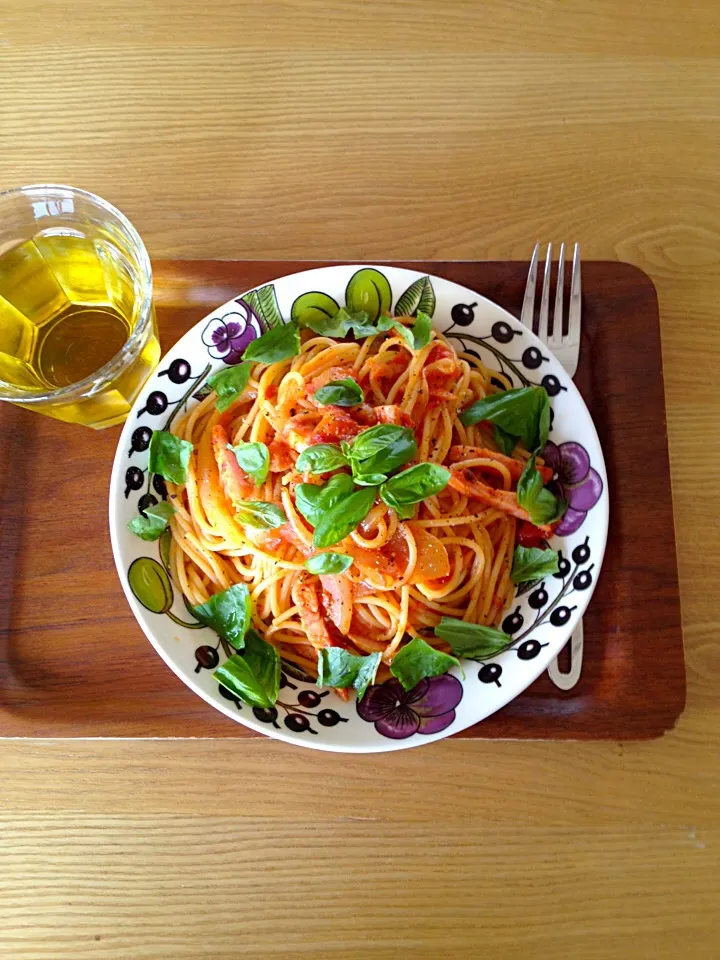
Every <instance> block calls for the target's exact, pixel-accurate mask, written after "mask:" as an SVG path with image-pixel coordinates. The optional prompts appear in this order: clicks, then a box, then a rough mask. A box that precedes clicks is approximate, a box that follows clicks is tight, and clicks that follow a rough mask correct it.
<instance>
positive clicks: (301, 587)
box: [168, 318, 529, 675]
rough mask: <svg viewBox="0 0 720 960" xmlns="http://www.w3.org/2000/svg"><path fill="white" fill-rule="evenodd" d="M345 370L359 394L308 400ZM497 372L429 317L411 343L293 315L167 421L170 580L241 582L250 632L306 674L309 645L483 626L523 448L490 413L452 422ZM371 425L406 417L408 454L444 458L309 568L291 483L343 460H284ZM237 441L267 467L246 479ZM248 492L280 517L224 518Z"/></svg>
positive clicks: (307, 543) (310, 664)
mask: <svg viewBox="0 0 720 960" xmlns="http://www.w3.org/2000/svg"><path fill="white" fill-rule="evenodd" d="M403 322H405V323H406V324H409V323H412V320H410V319H409V318H404V319H403ZM491 378H492V379H491ZM348 379H352V380H353V381H355V383H356V384H357V385H359V387H360V389H361V390H362V396H363V399H362V401H361V402H359V403H356V404H354V405H348V406H346V407H340V406H332V405H330V406H327V405H326V406H323V405H321V404H320V403H319V402H318V400H317V398H316V396H315V394H316V392H317V391H318V390H320V389H321V388H322V387H324V386H327V385H328V384H329V383H333V384H336V383H337V382H339V381H343V380H348ZM498 382H499V383H501V384H502V385H503V386H504V387H511V386H512V384H510V383H509V382H507V381H506V378H505V377H504V376H503V375H502V374H499V373H497V372H496V371H494V370H493V371H491V370H490V369H488V368H486V367H485V366H484V365H483V363H482V362H481V361H480V360H479V359H478V358H477V357H476V356H474V355H472V354H468V353H462V352H457V351H456V350H455V349H454V348H453V346H452V345H451V344H450V343H449V342H448V340H446V339H445V338H444V337H443V336H442V335H440V334H438V333H436V332H434V333H433V334H432V337H431V338H430V341H429V342H428V343H427V344H426V345H425V346H423V347H422V348H420V349H413V348H412V347H411V346H410V345H409V344H408V342H407V341H406V340H405V339H404V338H403V337H402V336H400V335H399V333H398V331H397V330H394V329H393V330H390V331H389V332H387V333H378V334H376V335H371V336H368V337H366V338H365V339H364V340H359V341H352V340H338V339H334V338H332V337H327V336H318V335H316V334H315V333H313V332H312V331H310V330H304V331H303V332H302V343H301V347H300V352H299V354H298V355H297V356H294V357H290V358H289V359H286V360H280V361H278V362H274V363H267V364H265V363H256V364H254V365H253V368H252V371H251V374H250V379H249V382H248V384H247V386H246V387H245V389H244V390H243V392H242V394H241V395H240V396H239V397H238V398H237V399H236V401H235V402H234V403H233V404H232V405H231V406H230V407H229V409H227V410H226V411H225V412H223V413H220V412H218V410H217V409H216V406H215V400H216V397H215V394H214V393H211V394H210V395H208V396H207V397H205V398H204V399H203V400H201V401H200V402H199V403H198V404H197V405H196V406H195V407H194V408H193V409H192V410H190V411H189V412H188V413H187V414H186V415H185V416H184V417H182V418H180V419H178V420H177V422H176V423H175V425H174V427H173V432H174V433H175V434H176V435H177V436H178V437H179V438H181V439H183V440H186V441H189V442H191V443H192V444H193V453H192V457H191V460H190V465H189V469H188V477H187V482H186V483H185V484H184V485H180V486H177V485H174V484H172V483H169V484H168V490H169V495H170V498H171V501H172V503H173V506H174V508H175V514H174V516H173V518H172V521H171V531H172V543H171V549H170V565H171V572H172V575H173V578H174V580H175V581H176V583H177V585H178V586H179V588H180V589H181V590H182V592H183V594H184V595H185V597H186V598H187V600H188V601H189V602H190V603H191V604H200V603H205V602H206V601H207V600H208V598H209V597H210V596H212V595H213V594H215V593H218V592H220V591H222V590H225V589H227V588H228V587H229V586H231V585H232V584H234V583H245V584H246V585H247V586H248V588H249V590H250V594H251V597H252V601H253V614H252V616H253V626H254V628H255V629H256V631H257V632H258V633H259V634H260V635H261V636H263V637H264V638H265V639H266V640H267V641H268V642H269V643H271V644H273V645H274V646H275V647H276V648H277V649H278V650H279V652H280V654H281V656H282V657H283V658H285V659H286V660H289V661H291V662H294V663H295V664H297V665H299V666H300V667H302V669H303V670H305V671H306V672H308V673H310V674H312V675H317V651H318V650H319V649H320V648H322V647H327V646H341V647H344V648H345V649H346V650H349V651H351V652H354V653H357V654H367V653H372V652H376V651H378V652H380V653H381V655H382V663H383V664H384V665H385V666H386V667H387V665H389V664H390V663H391V662H392V659H393V656H394V655H395V653H396V652H397V650H398V648H399V647H400V646H401V645H402V644H403V641H404V639H405V638H413V637H416V636H422V637H423V638H425V639H426V640H428V642H430V643H431V644H432V645H434V646H435V647H437V648H439V649H445V650H446V649H448V648H447V645H446V644H444V642H443V641H442V640H440V639H438V638H437V637H434V636H433V635H432V632H433V628H434V627H435V626H436V625H437V624H438V623H439V621H440V619H441V617H443V616H448V617H455V618H459V619H462V620H464V621H466V622H469V623H473V624H481V625H488V626H494V625H497V624H498V623H499V622H500V621H501V619H502V614H503V610H504V608H505V607H506V606H507V604H508V602H509V600H510V599H511V597H512V595H513V591H514V586H513V583H512V582H511V578H510V573H511V566H512V559H513V550H514V546H515V540H516V525H517V523H518V521H519V520H520V519H522V518H523V511H522V510H521V509H520V508H519V507H518V505H517V497H516V495H515V493H514V488H515V487H516V485H517V481H518V477H519V476H520V474H521V472H522V469H523V467H524V466H525V463H526V461H527V458H528V456H529V454H528V453H527V451H524V450H522V448H521V447H520V446H518V447H517V448H516V450H515V451H514V453H513V456H512V457H508V456H505V455H503V454H501V453H500V452H499V451H498V448H497V446H496V444H495V442H494V434H493V429H492V426H491V425H490V424H488V423H487V422H480V423H476V424H473V425H470V426H466V425H463V424H462V423H461V422H460V420H459V417H458V413H459V411H460V410H462V409H463V408H465V407H466V406H467V405H468V404H471V403H473V402H474V401H477V400H479V399H482V398H483V397H486V396H487V395H489V394H493V393H497V392H498V390H499V387H498V386H497V384H498ZM377 424H394V425H398V426H402V427H407V428H411V429H412V431H413V432H414V436H415V440H416V444H417V453H416V455H415V457H414V459H413V460H412V461H411V462H412V463H431V464H440V465H444V466H445V467H447V468H448V469H449V471H450V482H449V483H448V484H447V486H445V488H444V489H442V490H441V491H440V492H439V493H435V494H433V495H431V496H429V497H427V499H425V500H422V501H421V502H419V503H417V504H415V505H414V506H413V507H411V508H410V510H406V511H401V510H399V509H395V508H393V507H390V506H387V505H386V503H385V502H383V501H382V500H381V499H380V498H379V497H377V498H376V501H375V503H374V505H372V506H371V508H370V510H369V512H368V513H367V515H366V516H365V517H364V519H363V520H362V521H361V522H360V523H359V524H358V525H357V526H356V528H355V529H353V530H352V531H351V532H350V533H349V534H348V535H347V536H345V537H344V538H343V539H342V540H341V542H340V543H338V544H337V545H335V546H334V547H332V549H333V550H334V551H336V552H339V553H341V554H342V555H344V556H347V557H351V558H352V565H351V566H350V567H349V568H348V569H347V571H346V572H343V573H340V574H330V575H313V574H311V573H309V572H308V570H307V569H306V568H305V565H304V564H305V561H306V559H307V558H308V557H310V556H312V555H315V554H316V553H318V550H317V549H316V548H315V547H313V528H312V526H311V525H310V524H309V522H308V521H307V519H306V517H305V516H304V515H303V513H302V511H301V510H300V509H298V502H297V499H296V488H297V486H298V484H301V483H303V484H320V483H323V482H326V481H327V480H328V479H329V478H330V477H331V476H333V475H335V474H340V473H349V471H348V468H346V467H342V466H340V467H339V468H338V469H337V470H335V471H328V472H327V473H325V474H323V475H322V476H319V475H311V474H309V473H305V472H302V470H298V468H297V465H296V462H297V459H298V456H299V454H300V453H301V452H302V451H303V450H305V449H306V448H307V447H309V446H313V445H316V444H319V443H323V444H328V443H330V444H341V443H342V442H345V443H347V442H351V441H353V440H354V439H355V438H356V437H357V436H358V435H359V434H361V433H362V432H363V431H366V430H368V429H369V428H370V427H372V426H374V425H377ZM243 442H245V443H257V444H264V445H265V447H266V448H267V451H268V454H269V470H268V472H267V476H266V478H265V479H264V480H263V481H262V483H260V484H259V485H257V484H256V483H255V481H254V480H253V478H252V477H251V476H249V475H248V474H246V473H245V472H244V471H243V470H242V469H241V468H240V466H239V465H238V462H237V459H236V457H235V454H234V452H233V449H232V448H233V447H237V445H239V444H242V443H243ZM359 489H367V488H359ZM370 497H372V494H370ZM248 500H249V501H254V502H257V501H263V502H264V504H270V505H274V506H275V507H276V508H277V509H278V510H281V511H282V512H283V513H284V519H285V522H283V523H281V524H279V525H275V526H273V527H270V528H262V527H257V526H249V525H247V524H243V523H241V522H238V519H237V518H236V513H237V511H238V505H239V503H240V502H241V501H248ZM371 502H372V501H371ZM409 514H411V515H409Z"/></svg>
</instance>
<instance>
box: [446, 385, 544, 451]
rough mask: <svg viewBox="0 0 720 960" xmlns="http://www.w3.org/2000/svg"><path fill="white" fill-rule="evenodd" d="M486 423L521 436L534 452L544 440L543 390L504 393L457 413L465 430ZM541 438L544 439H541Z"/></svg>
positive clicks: (525, 389) (529, 388)
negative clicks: (472, 425)
mask: <svg viewBox="0 0 720 960" xmlns="http://www.w3.org/2000/svg"><path fill="white" fill-rule="evenodd" d="M481 420H487V421H489V422H490V423H493V424H496V425H497V426H499V427H501V428H502V429H503V430H505V431H506V432H507V433H509V434H512V435H513V436H516V437H520V438H521V439H522V441H523V443H524V444H525V446H526V447H527V449H528V450H537V449H538V447H540V446H542V445H543V444H544V443H545V441H546V440H547V431H548V430H549V427H550V400H549V398H548V394H547V391H546V390H545V388H544V387H519V388H518V389H516V390H503V391H502V392H501V393H494V394H492V395H491V396H489V397H484V398H483V399H482V400H476V401H475V403H473V404H472V405H471V406H469V407H467V409H465V410H463V411H462V413H461V414H460V422H461V423H463V424H464V425H465V426H466V427H468V426H470V425H471V424H473V423H479V422H480V421H481ZM543 438H544V439H543Z"/></svg>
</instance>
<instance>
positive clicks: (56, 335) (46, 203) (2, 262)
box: [0, 184, 160, 430]
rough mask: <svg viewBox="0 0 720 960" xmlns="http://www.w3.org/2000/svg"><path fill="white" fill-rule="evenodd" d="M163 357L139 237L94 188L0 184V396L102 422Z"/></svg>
mask: <svg viewBox="0 0 720 960" xmlns="http://www.w3.org/2000/svg"><path fill="white" fill-rule="evenodd" d="M159 359H160V342H159V340H158V336H157V325H156V322H155V313H154V310H153V305H152V273H151V269H150V260H149V258H148V255H147V251H146V250H145V246H144V244H143V242H142V240H141V239H140V237H139V235H138V233H137V231H136V230H135V228H134V227H133V225H132V224H131V223H130V221H129V220H128V219H127V218H126V217H125V216H123V214H122V213H120V211H119V210H116V209H115V207H113V206H112V205H111V204H109V203H107V202H106V201H105V200H102V199H101V198H100V197H96V196H94V195H93V194H92V193H87V192H86V191H85V190H78V189H75V188H73V187H65V186H58V185H54V184H39V185H36V186H29V187H19V188H17V189H13V190H8V191H6V192H4V193H0V400H6V401H9V402H11V403H16V404H18V405H19V406H22V407H27V408H28V409H29V410H36V411H37V412H38V413H43V414H45V415H46V416H49V417H55V418H56V419H57V420H65V421H69V422H71V423H81V424H84V425H85V426H88V427H93V428H94V429H96V430H97V429H102V428H103V427H109V426H112V425H113V424H116V423H121V422H122V421H123V420H125V418H126V417H127V415H128V413H129V412H130V408H131V406H132V404H133V401H134V400H135V398H136V397H137V395H138V393H139V391H140V389H141V387H142V386H143V384H144V383H145V381H146V380H147V378H148V376H149V375H150V374H151V373H152V371H153V370H154V369H155V367H156V366H157V364H158V361H159Z"/></svg>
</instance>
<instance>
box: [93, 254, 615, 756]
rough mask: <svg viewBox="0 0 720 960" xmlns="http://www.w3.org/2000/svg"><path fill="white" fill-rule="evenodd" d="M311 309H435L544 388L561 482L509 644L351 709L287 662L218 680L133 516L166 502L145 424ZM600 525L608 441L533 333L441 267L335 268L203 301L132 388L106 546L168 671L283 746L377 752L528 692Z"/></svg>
mask: <svg viewBox="0 0 720 960" xmlns="http://www.w3.org/2000/svg"><path fill="white" fill-rule="evenodd" d="M309 305H310V306H313V307H314V308H315V309H317V310H319V311H323V312H325V313H332V312H334V311H336V310H337V309H338V308H339V307H341V306H347V307H348V308H349V309H350V310H360V309H362V310H366V311H367V312H368V313H369V314H370V315H371V316H372V317H377V316H379V315H380V314H381V313H383V312H387V311H391V310H392V311H393V312H395V313H396V314H413V313H415V312H416V311H417V310H418V309H421V310H423V311H425V313H428V314H430V315H431V316H432V317H433V321H434V324H435V327H436V329H437V330H440V331H442V332H443V333H444V334H446V335H447V336H448V337H450V338H451V339H452V340H453V341H454V342H455V343H456V344H457V345H458V347H459V348H461V349H465V350H469V351H473V352H475V353H477V354H478V355H479V356H480V357H482V360H483V362H484V363H485V364H486V365H488V366H490V367H492V368H494V369H496V370H501V371H503V372H504V373H506V374H507V375H508V376H509V377H510V378H511V380H512V382H513V384H514V385H515V386H523V385H528V384H542V385H543V386H544V387H545V388H546V390H547V392H548V393H549V394H550V397H551V404H552V410H553V418H552V429H551V434H550V438H551V439H550V442H549V443H548V445H547V447H546V449H545V452H544V456H545V459H546V461H547V462H548V463H549V464H550V465H551V466H552V467H553V469H554V471H555V477H554V480H553V484H554V486H555V488H556V492H558V493H560V494H561V495H562V496H564V497H565V499H567V501H568V503H569V504H570V508H569V510H568V512H567V514H566V516H565V519H564V520H563V523H562V525H561V527H560V528H559V530H558V535H557V536H556V537H554V538H553V543H552V546H553V547H554V548H555V549H557V550H559V551H560V553H561V559H560V569H559V571H558V572H557V573H556V574H554V575H552V576H549V577H547V578H546V579H545V581H543V582H540V583H536V584H534V585H533V586H532V587H530V588H523V586H521V587H520V588H519V589H518V592H517V595H516V597H515V598H514V600H513V603H512V604H511V605H510V607H509V608H508V610H507V611H506V613H505V617H504V620H503V623H502V628H503V630H504V631H505V632H506V633H507V634H508V635H509V636H510V638H511V643H509V645H508V647H507V649H506V650H504V651H503V652H502V653H500V654H498V655H496V656H494V657H492V658H490V659H488V661H487V662H485V663H475V662H473V661H463V663H462V667H463V669H462V670H453V672H452V673H451V674H447V675H445V676H441V677H434V678H432V679H429V680H423V681H422V682H421V683H420V684H418V686H417V687H415V688H414V689H413V690H411V691H409V692H406V691H405V690H403V688H402V687H401V686H400V684H399V683H398V681H397V680H394V679H392V680H389V681H387V682H385V683H382V684H376V685H375V686H373V687H371V688H370V689H369V690H368V692H367V693H366V695H365V698H364V699H363V701H362V702H361V703H359V704H358V703H356V702H355V700H354V699H352V700H351V701H350V702H348V703H345V702H342V701H341V700H340V699H339V698H337V697H336V696H335V695H334V694H333V693H331V692H330V691H327V690H319V689H318V688H317V687H316V686H315V684H314V683H313V682H312V680H311V679H310V678H308V677H306V676H304V675H303V674H302V673H301V672H298V669H297V667H294V666H293V665H291V664H286V665H285V668H284V671H283V675H282V681H281V690H280V696H279V699H278V702H277V705H276V706H275V707H273V708H272V709H269V710H260V709H253V708H251V707H248V706H247V705H246V704H244V703H242V702H241V701H239V700H236V699H235V698H234V697H232V695H231V694H230V693H229V692H228V691H226V690H224V689H223V688H222V687H219V686H218V684H217V682H216V681H214V680H213V671H214V669H215V667H216V666H217V664H218V662H219V660H220V658H221V657H223V656H224V655H225V654H226V651H224V649H223V646H222V644H221V643H220V642H219V641H218V637H217V635H216V634H214V633H213V632H212V631H211V630H209V629H208V628H206V627H203V626H202V624H199V623H197V622H196V621H195V620H194V618H193V616H192V614H191V613H190V611H189V610H188V609H187V608H186V606H185V605H184V603H183V598H182V596H181V595H180V593H179V591H178V589H177V587H176V586H175V585H174V584H173V583H172V582H171V580H170V577H169V575H168V569H167V548H168V543H167V539H166V538H162V539H161V540H159V541H158V542H157V543H146V542H144V541H142V540H139V539H138V538H137V537H135V536H134V535H133V534H131V533H130V532H129V531H128V529H127V524H128V522H129V521H130V520H131V519H132V517H133V516H135V515H136V514H137V511H138V510H142V509H144V508H145V507H147V506H148V505H149V504H152V503H156V502H157V501H158V500H160V499H162V498H164V497H165V496H166V491H165V486H164V482H163V480H162V478H161V477H159V476H150V475H149V474H148V470H147V456H148V455H147V450H148V445H149V443H150V436H151V434H152V431H153V429H168V428H169V427H170V426H171V424H172V422H173V419H174V417H175V416H177V414H178V413H179V411H181V410H185V409H187V408H188V407H190V406H192V405H193V404H194V403H197V402H198V398H201V397H202V396H204V395H205V392H206V391H207V389H208V388H207V386H206V382H207V377H208V375H209V374H210V373H211V372H213V371H215V370H219V369H222V368H223V367H224V366H225V365H227V364H233V363H237V362H238V361H239V360H240V358H241V356H242V352H243V350H244V349H245V347H246V346H247V344H248V343H249V342H250V341H251V340H253V339H254V338H255V337H257V336H259V335H260V334H261V333H262V332H263V331H264V330H265V329H269V328H271V327H274V326H276V325H277V324H279V323H283V322H284V321H287V320H288V319H290V318H291V317H292V316H293V314H294V312H297V311H298V309H300V308H302V309H307V307H308V306H309ZM607 529H608V495H607V476H606V472H605V463H604V461H603V455H602V451H601V449H600V444H599V442H598V438H597V434H596V432H595V428H594V426H593V423H592V420H591V419H590V415H589V413H588V411H587V408H586V407H585V404H584V403H583V401H582V399H581V397H580V394H579V393H578V391H577V390H576V388H575V386H574V385H573V383H572V381H571V380H570V379H569V378H568V376H567V375H566V374H565V372H564V370H563V368H562V367H561V365H560V364H559V363H558V361H557V360H556V359H555V358H554V357H553V356H552V355H551V353H550V351H549V350H548V349H547V347H546V346H544V344H542V343H541V342H540V341H539V340H538V339H537V337H535V336H534V335H533V334H532V333H531V332H529V331H528V330H526V329H525V328H524V327H523V326H522V325H521V324H520V323H518V321H517V320H515V319H514V318H513V317H512V316H511V315H510V314H508V313H506V312H505V311H504V310H502V309H501V308H500V307H498V306H496V304H494V303H491V302H490V301H489V300H486V299H484V298H483V297H480V296H478V294H476V293H473V291H472V290H468V289H467V288H465V287H461V286H459V285H458V284H456V283H451V282H450V281H448V280H443V279H441V278H439V277H430V276H425V275H423V274H420V273H417V272H415V271H412V270H402V269H399V268H397V267H382V268H372V267H367V266H354V267H353V266H334V267H322V268H320V269H317V270H308V271H305V272H303V273H296V274H293V275H291V276H287V277H282V278H280V279H279V280H276V281H275V282H274V283H272V284H268V285H266V286H263V287H260V288H258V289H255V290H251V291H249V292H247V293H244V294H243V295H242V296H239V297H237V299H235V300H231V301H229V302H228V303H226V304H224V305H223V306H222V307H219V308H218V309H217V310H215V311H213V313H211V314H210V315H209V316H208V317H206V319H205V320H203V321H201V322H200V323H199V324H197V325H196V326H195V327H194V328H193V329H192V330H190V331H189V333H187V334H186V335H185V336H184V337H183V338H182V339H181V340H180V341H179V342H178V343H177V344H176V345H175V346H174V347H173V348H172V350H170V351H169V353H168V354H167V356H166V357H165V358H164V361H163V362H162V363H161V364H160V367H159V368H158V370H157V372H156V373H155V374H154V375H153V376H152V377H151V378H150V380H149V381H148V383H147V384H146V386H145V388H144V390H143V392H142V393H141V395H140V397H139V398H138V400H137V402H136V404H135V406H134V408H133V410H132V412H131V414H130V416H129V417H128V420H127V423H126V424H125V428H124V429H123V432H122V435H121V437H120V443H119V446H118V449H117V453H116V456H115V463H114V465H113V473H112V481H111V485H110V533H111V538H112V546H113V553H114V555H115V562H116V564H117V569H118V573H119V575H120V579H121V581H122V585H123V588H124V590H125V594H126V596H127V598H128V601H129V603H130V606H131V607H132V610H133V613H134V614H135V616H136V617H137V620H138V622H139V623H140V626H141V627H142V629H143V630H144V632H145V634H146V636H147V637H148V639H149V640H150V642H151V643H152V645H153V646H154V647H155V649H156V651H157V652H158V653H159V654H160V656H161V657H162V658H163V660H165V662H166V663H167V664H168V666H169V667H171V669H172V670H174V672H175V673H176V674H177V675H178V676H179V677H180V678H181V679H182V680H183V681H184V682H185V683H186V684H187V685H188V686H189V687H190V688H191V689H192V690H194V691H195V692H196V693H197V694H199V695H200V696H201V697H203V699H205V700H207V702H208V703H210V704H211V705H212V706H214V707H215V708H216V709H217V710H220V711H222V712H223V713H225V714H227V716H229V717H232V718H233V719H234V720H238V721H239V722H240V723H244V724H246V725H247V726H249V727H252V728H253V729H255V730H259V731H261V732H263V733H267V734H269V735H270V736H272V737H276V738H278V739H280V740H285V741H287V742H288V743H293V744H300V745H303V746H308V747H316V748H318V749H321V750H335V751H339V752H355V753H372V752H377V751H384V750H397V749H401V748H403V747H414V746H418V745H420V744H423V743H429V742H430V741H432V740H439V739H442V738H443V737H447V736H449V735H450V734H453V733H457V732H458V731H459V730H463V729H465V728H466V727H469V726H471V725H472V724H474V723H477V722H478V721H480V720H482V719H483V718H484V717H487V716H489V715H490V714H491V713H494V712H495V711H496V710H499V709H500V708H501V707H502V706H504V704H506V703H508V701H510V700H512V699H513V698H514V697H516V696H517V695H518V694H520V693H522V691H523V690H524V689H525V688H526V687H528V686H529V685H530V684H531V683H532V682H533V680H535V678H536V677H537V676H538V675H539V674H540V673H541V672H542V671H543V670H544V669H545V668H546V667H547V665H548V664H549V663H550V661H551V660H552V659H553V657H555V656H556V655H557V654H558V653H559V651H560V650H561V649H562V647H563V646H564V644H565V642H566V641H567V639H568V637H569V636H570V634H571V633H572V631H573V629H574V627H575V624H576V623H577V622H578V620H579V619H580V617H581V616H582V614H583V612H584V610H585V608H586V607H587V605H588V602H589V600H590V596H591V594H592V592H593V588H594V585H595V582H596V580H597V577H598V574H599V572H600V565H601V563H602V559H603V553H604V550H605V541H606V538H607Z"/></svg>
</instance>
